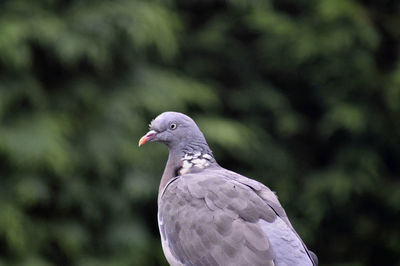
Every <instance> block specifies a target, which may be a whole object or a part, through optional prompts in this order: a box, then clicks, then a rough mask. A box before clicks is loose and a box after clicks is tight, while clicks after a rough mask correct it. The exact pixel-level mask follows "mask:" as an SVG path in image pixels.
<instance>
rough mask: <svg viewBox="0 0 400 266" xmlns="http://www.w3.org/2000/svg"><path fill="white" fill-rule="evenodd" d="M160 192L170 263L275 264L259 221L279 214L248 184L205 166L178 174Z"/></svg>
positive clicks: (165, 244) (165, 245)
mask: <svg viewBox="0 0 400 266" xmlns="http://www.w3.org/2000/svg"><path fill="white" fill-rule="evenodd" d="M213 172H214V171H213ZM205 176H206V177H207V178H206V179H205V178H204V177H205ZM161 197H162V198H161V200H160V201H159V225H160V232H161V237H162V240H163V249H164V252H165V253H166V257H167V259H168V261H169V263H170V264H171V265H235V266H236V265H243V266H244V265H275V264H274V262H273V260H274V258H275V254H274V251H273V249H272V247H271V245H270V242H269V240H268V238H267V237H266V235H265V233H264V231H263V228H262V226H261V225H260V224H258V223H257V221H258V220H260V219H262V220H265V221H269V222H272V221H274V220H275V219H276V213H275V212H274V211H273V210H272V209H271V208H269V207H268V205H267V204H265V203H264V202H263V200H262V199H261V198H260V197H258V196H257V195H256V194H255V193H254V192H252V191H251V190H250V189H249V188H248V187H246V186H245V185H243V184H240V183H239V182H236V181H234V180H229V179H226V178H223V177H221V176H219V175H213V174H211V172H208V171H206V170H205V171H203V173H202V175H199V174H193V175H191V174H187V175H185V176H184V178H177V179H175V180H174V181H172V182H171V183H169V184H168V187H167V188H166V189H165V190H164V192H163V194H162V195H161ZM168 253H169V254H168ZM168 256H169V257H170V258H168Z"/></svg>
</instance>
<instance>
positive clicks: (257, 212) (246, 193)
mask: <svg viewBox="0 0 400 266" xmlns="http://www.w3.org/2000/svg"><path fill="white" fill-rule="evenodd" d="M146 142H161V143H164V144H165V145H167V147H168V149H169V156H168V161H167V164H166V166H165V170H164V173H163V175H162V178H161V182H160V187H159V194H158V225H159V229H160V234H161V243H162V248H163V251H164V254H165V257H166V259H167V260H168V262H169V264H170V265H172V266H177V265H196V266H197V265H199V266H200V265H205V266H206V265H207V266H209V265H210V266H212V265H232V266H233V265H234V266H242V265H243V266H249V265H286V266H291V265H317V264H318V262H317V257H316V256H315V254H314V253H312V252H311V251H309V250H308V249H307V247H306V246H305V244H304V243H303V241H302V240H301V238H300V237H299V235H298V234H297V233H296V231H295V230H294V228H293V226H292V225H291V223H290V221H289V219H288V217H287V215H286V213H285V210H284V209H283V208H282V206H281V204H280V203H279V201H278V198H277V197H276V195H275V193H274V192H273V191H271V190H270V189H269V188H268V187H266V186H265V185H263V184H261V183H260V182H257V181H255V180H253V179H250V178H247V177H245V176H242V175H240V174H237V173H235V172H232V171H229V170H227V169H224V168H222V167H221V166H219V165H218V163H217V162H216V160H215V158H214V156H213V154H212V152H211V149H210V148H209V146H208V145H207V142H206V140H205V138H204V136H203V134H202V132H201V131H200V129H199V128H198V127H197V125H196V123H195V122H194V121H193V120H192V119H191V118H190V117H188V116H186V115H184V114H182V113H177V112H165V113H162V114H160V115H159V116H158V117H157V118H156V119H154V120H153V121H152V122H151V124H150V131H149V132H148V133H147V134H146V135H144V136H143V137H142V138H141V139H140V141H139V146H141V145H143V144H145V143H146Z"/></svg>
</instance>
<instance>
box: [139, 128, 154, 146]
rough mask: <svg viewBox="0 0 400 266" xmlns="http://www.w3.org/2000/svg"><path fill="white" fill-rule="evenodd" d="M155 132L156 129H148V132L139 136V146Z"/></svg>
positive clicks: (150, 138)
mask: <svg viewBox="0 0 400 266" xmlns="http://www.w3.org/2000/svg"><path fill="white" fill-rule="evenodd" d="M156 134H157V131H155V130H150V131H149V132H147V133H146V135H144V136H143V137H141V138H140V140H139V147H140V146H142V145H143V144H145V143H146V142H148V141H150V140H152V139H153V138H154V136H155V135H156Z"/></svg>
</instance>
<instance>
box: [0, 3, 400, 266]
mask: <svg viewBox="0 0 400 266" xmlns="http://www.w3.org/2000/svg"><path fill="white" fill-rule="evenodd" d="M399 15H400V4H399V2H397V1H394V0H385V1H380V2H379V1H371V0H359V1H356V0H340V1H332V0H307V1H306V0H298V1H289V0H283V1H282V0H279V1H278V0H265V1H259V0H254V1H238V0H224V1H222V0H209V1H197V0H189V1H183V0H182V1H172V0H171V1H157V0H152V1H139V0H116V1H105V0H104V1H97V0H96V1H94V0H92V1H90V0H88V1H74V0H68V1H67V0H39V1H24V0H13V1H2V2H0V265H22V266H24V265H26V266H39V265H40V266H42V265H89V266H90V265H96V266H98V265H100V266H101V265H166V261H165V259H164V257H163V255H162V251H161V245H160V241H159V236H158V229H157V222H156V211H157V205H156V198H157V190H158V182H159V178H160V177H161V173H162V170H163V167H164V163H165V162H166V156H167V150H166V148H165V147H162V146H161V145H146V146H144V147H143V148H141V149H140V150H139V149H138V148H137V140H138V139H139V138H140V136H141V135H143V134H144V133H145V132H146V130H147V124H148V123H149V122H150V120H151V119H152V118H154V117H155V116H156V115H157V114H159V113H161V112H163V111H167V110H175V111H181V112H185V113H187V114H189V115H191V116H192V117H193V118H194V119H195V120H196V121H197V122H198V124H199V126H200V128H201V129H202V130H203V132H204V134H205V135H206V138H207V139H208V141H209V144H210V146H211V148H212V149H213V150H214V153H215V155H216V158H217V160H218V161H219V162H220V164H221V165H223V166H225V167H226V168H229V169H231V170H234V171H237V172H240V173H242V174H245V175H247V176H250V177H253V178H255V179H257V180H260V181H262V182H263V183H265V184H267V185H268V186H270V187H271V188H272V189H274V190H275V191H277V193H278V195H279V197H280V200H281V202H282V204H283V205H284V206H285V208H286V210H287V212H288V214H289V216H290V217H291V220H292V222H293V223H294V225H295V228H296V229H297V230H298V232H299V233H300V235H301V236H302V237H303V239H304V240H305V242H306V243H307V244H308V246H309V247H310V249H312V250H314V251H315V252H316V253H317V254H318V256H319V259H320V264H321V265H399V264H400V227H399V224H400V179H399V174H400V164H399V163H400V162H399V158H400V63H399V62H400V61H399V52H400V50H399V47H400V22H399V20H398V18H399Z"/></svg>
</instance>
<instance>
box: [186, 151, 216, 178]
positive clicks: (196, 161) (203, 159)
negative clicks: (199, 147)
mask: <svg viewBox="0 0 400 266" xmlns="http://www.w3.org/2000/svg"><path fill="white" fill-rule="evenodd" d="M211 159H212V157H211V155H209V154H202V153H200V152H198V153H195V154H185V157H183V158H182V159H181V160H182V161H183V162H182V169H181V170H180V171H179V173H180V174H181V175H183V174H186V173H188V172H189V171H190V170H191V169H192V167H197V168H198V169H203V168H206V167H207V166H209V165H210V163H211Z"/></svg>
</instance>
